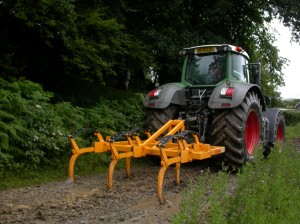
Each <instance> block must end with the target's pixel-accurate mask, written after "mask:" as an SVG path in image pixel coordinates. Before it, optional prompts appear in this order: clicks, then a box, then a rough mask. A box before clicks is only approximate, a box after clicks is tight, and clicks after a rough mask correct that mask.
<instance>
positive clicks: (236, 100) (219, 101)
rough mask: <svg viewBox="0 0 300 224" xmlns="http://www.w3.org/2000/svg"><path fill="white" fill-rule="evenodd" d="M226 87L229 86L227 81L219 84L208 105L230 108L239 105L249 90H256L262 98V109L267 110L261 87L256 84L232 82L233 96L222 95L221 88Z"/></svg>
mask: <svg viewBox="0 0 300 224" xmlns="http://www.w3.org/2000/svg"><path fill="white" fill-rule="evenodd" d="M224 87H228V86H227V84H226V83H223V84H221V85H220V86H217V87H216V88H215V89H214V91H213V92H212V94H211V96H210V98H209V101H208V107H209V108H211V109H229V108H234V107H237V106H239V105H240V104H241V103H242V102H243V100H244V99H245V96H246V94H247V92H249V91H253V92H255V93H256V94H257V95H258V97H259V98H260V100H261V102H260V103H261V105H262V110H263V111H264V110H265V101H264V97H263V94H262V92H261V89H260V88H259V87H258V86H257V85H255V84H250V83H231V84H230V87H233V88H234V91H233V95H232V98H224V97H221V90H222V88H224Z"/></svg>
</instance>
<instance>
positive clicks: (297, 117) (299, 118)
mask: <svg viewBox="0 0 300 224" xmlns="http://www.w3.org/2000/svg"><path fill="white" fill-rule="evenodd" d="M283 114H284V118H285V123H286V125H287V126H295V125H296V124H298V123H299V122H300V112H299V111H296V110H284V111H283Z"/></svg>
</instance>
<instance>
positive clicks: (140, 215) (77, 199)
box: [0, 161, 210, 224]
mask: <svg viewBox="0 0 300 224" xmlns="http://www.w3.org/2000/svg"><path fill="white" fill-rule="evenodd" d="M209 162H210V161H200V162H196V163H193V164H183V165H182V166H181V172H180V178H181V181H182V182H181V184H180V185H179V186H176V185H175V184H174V183H175V182H174V181H175V178H174V173H175V171H174V167H169V169H168V170H167V173H166V175H165V179H164V197H165V200H166V204H165V205H160V204H159V202H158V199H157V194H156V190H157V175H158V172H159V169H160V166H153V165H150V164H149V163H146V165H143V166H135V167H132V170H131V177H130V178H125V171H124V170H116V171H115V173H114V182H113V189H112V190H107V189H106V174H104V173H103V174H99V175H94V176H86V177H76V180H75V183H73V184H67V182H66V181H62V182H54V183H47V184H43V185H39V186H32V187H24V188H18V189H11V190H5V191H0V223H1V224H2V223H3V224H4V223H78V224H91V223H149V224H150V223H151V224H152V223H162V224H163V223H171V219H172V216H173V215H174V214H175V213H176V212H177V211H178V210H179V203H180V201H181V198H182V192H183V191H184V190H185V189H186V188H187V185H188V183H189V182H190V181H196V179H197V177H198V176H199V175H202V174H203V173H204V171H205V170H206V169H207V168H209Z"/></svg>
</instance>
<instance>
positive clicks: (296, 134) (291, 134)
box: [286, 123, 300, 138]
mask: <svg viewBox="0 0 300 224" xmlns="http://www.w3.org/2000/svg"><path fill="white" fill-rule="evenodd" d="M286 138H300V123H297V124H296V125H295V126H287V127H286Z"/></svg>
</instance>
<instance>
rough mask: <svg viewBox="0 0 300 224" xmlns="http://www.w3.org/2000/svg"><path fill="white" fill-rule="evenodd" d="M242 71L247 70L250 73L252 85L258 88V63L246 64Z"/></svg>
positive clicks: (259, 82)
mask: <svg viewBox="0 0 300 224" xmlns="http://www.w3.org/2000/svg"><path fill="white" fill-rule="evenodd" d="M244 69H245V70H247V69H248V70H249V71H250V72H251V74H252V76H253V83H254V84H256V85H258V86H260V84H261V81H260V62H256V63H249V64H246V65H245V67H244ZM245 72H246V71H245Z"/></svg>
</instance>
